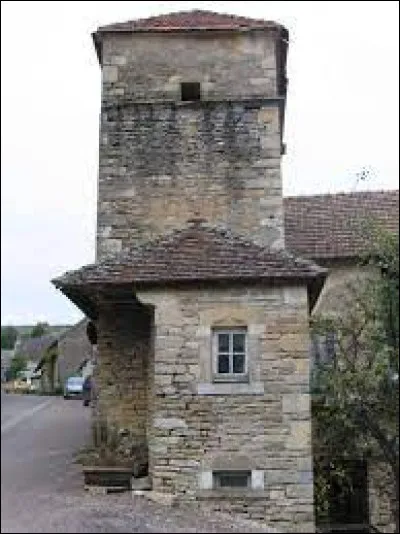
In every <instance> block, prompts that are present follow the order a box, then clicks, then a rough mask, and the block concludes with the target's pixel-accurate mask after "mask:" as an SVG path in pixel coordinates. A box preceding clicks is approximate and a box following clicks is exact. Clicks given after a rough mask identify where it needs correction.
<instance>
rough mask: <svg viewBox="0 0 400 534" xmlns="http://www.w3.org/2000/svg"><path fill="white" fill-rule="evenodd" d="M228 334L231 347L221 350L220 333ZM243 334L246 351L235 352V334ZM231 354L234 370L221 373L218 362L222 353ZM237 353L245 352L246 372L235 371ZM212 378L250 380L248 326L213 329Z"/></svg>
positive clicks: (231, 366)
mask: <svg viewBox="0 0 400 534" xmlns="http://www.w3.org/2000/svg"><path fill="white" fill-rule="evenodd" d="M221 334H226V335H228V336H229V341H228V343H229V348H228V351H227V352H226V351H221V352H220V351H219V345H218V341H219V335H221ZM234 334H241V335H244V352H239V351H237V352H235V351H234V350H233V335H234ZM222 354H224V355H228V356H229V367H230V368H232V372H228V373H220V372H219V371H218V363H219V356H220V355H222ZM235 354H243V356H244V372H243V373H234V372H233V359H234V355H235ZM212 380H213V382H219V383H221V382H236V383H238V382H240V383H248V382H249V342H248V330H247V327H232V328H229V327H221V328H213V329H212Z"/></svg>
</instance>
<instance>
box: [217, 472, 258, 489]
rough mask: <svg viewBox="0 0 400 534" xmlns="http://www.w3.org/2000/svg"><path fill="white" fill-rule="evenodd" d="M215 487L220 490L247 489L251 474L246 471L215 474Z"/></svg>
mask: <svg viewBox="0 0 400 534" xmlns="http://www.w3.org/2000/svg"><path fill="white" fill-rule="evenodd" d="M214 477H215V482H216V484H215V485H216V487H220V488H247V487H249V486H250V478H251V474H250V473H249V472H248V471H244V472H240V471H239V472H237V471H232V472H222V473H215V474H214Z"/></svg>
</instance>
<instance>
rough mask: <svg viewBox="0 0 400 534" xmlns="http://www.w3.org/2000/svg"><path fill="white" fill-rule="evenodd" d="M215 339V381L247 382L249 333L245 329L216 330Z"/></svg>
mask: <svg viewBox="0 0 400 534" xmlns="http://www.w3.org/2000/svg"><path fill="white" fill-rule="evenodd" d="M213 337H214V339H213V355H214V362H213V363H214V379H215V380H217V381H218V380H222V381H223V380H227V381H246V380H247V339H246V337H247V332H246V330H245V329H243V328H241V329H234V330H216V331H214V336H213Z"/></svg>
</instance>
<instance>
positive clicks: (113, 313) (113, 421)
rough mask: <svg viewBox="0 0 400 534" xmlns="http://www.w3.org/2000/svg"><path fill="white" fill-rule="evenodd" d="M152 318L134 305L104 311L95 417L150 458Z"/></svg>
mask: <svg viewBox="0 0 400 534" xmlns="http://www.w3.org/2000/svg"><path fill="white" fill-rule="evenodd" d="M150 325H151V316H150V315H149V314H147V313H144V311H143V309H141V308H137V307H135V306H133V305H118V304H114V305H113V306H112V307H111V306H110V307H108V308H104V309H102V310H101V313H100V316H99V320H98V324H97V331H98V361H99V365H97V366H96V367H95V371H94V379H95V393H96V403H95V406H94V411H95V415H96V416H98V415H100V416H101V417H103V418H106V419H107V421H108V423H109V424H110V425H115V426H116V427H117V428H119V430H120V431H121V432H122V433H123V434H126V435H127V436H128V440H127V441H129V446H131V447H134V448H135V449H136V447H138V448H139V449H140V452H141V454H142V455H143V454H145V455H146V456H147V444H146V443H147V436H146V431H147V417H148V404H147V399H148V396H147V388H148V364H149V360H150V359H151V351H150V346H151V344H150Z"/></svg>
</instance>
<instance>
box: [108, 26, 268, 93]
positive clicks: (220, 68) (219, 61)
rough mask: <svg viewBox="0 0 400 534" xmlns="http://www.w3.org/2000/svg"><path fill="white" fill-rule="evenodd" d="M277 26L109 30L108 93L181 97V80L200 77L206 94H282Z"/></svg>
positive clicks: (203, 91)
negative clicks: (241, 29) (224, 29)
mask: <svg viewBox="0 0 400 534" xmlns="http://www.w3.org/2000/svg"><path fill="white" fill-rule="evenodd" d="M275 39H276V35H275V34H274V33H273V32H271V31H259V32H257V31H256V32H251V33H240V32H227V33H225V34H224V33H222V32H218V33H217V32H200V33H198V32H191V33H188V32H185V33H183V34H182V33H180V34H179V33H175V34H173V33H170V32H169V33H168V34H160V33H158V34H157V33H154V32H152V33H140V34H139V33H131V34H129V33H126V32H124V33H109V34H103V35H102V40H103V48H102V63H103V68H102V83H103V96H104V97H107V96H108V95H110V96H120V95H124V96H132V97H133V98H134V99H135V100H136V101H146V102H147V101H149V100H177V99H179V97H180V83H181V82H200V83H201V87H202V96H203V98H205V99H216V100H220V99H221V98H224V99H225V98H243V97H273V96H276V95H277V86H278V82H277V60H276V51H275Z"/></svg>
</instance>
